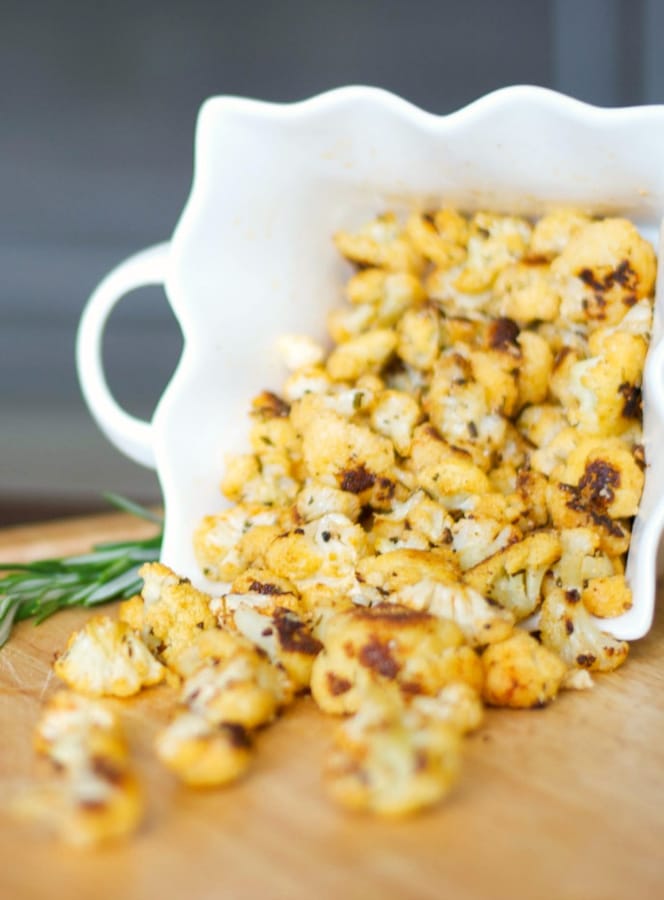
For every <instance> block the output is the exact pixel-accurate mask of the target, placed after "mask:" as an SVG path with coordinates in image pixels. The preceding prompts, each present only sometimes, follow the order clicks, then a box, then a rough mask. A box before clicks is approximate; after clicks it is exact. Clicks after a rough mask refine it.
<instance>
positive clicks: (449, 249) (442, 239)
mask: <svg viewBox="0 0 664 900" xmlns="http://www.w3.org/2000/svg"><path fill="white" fill-rule="evenodd" d="M439 221H441V225H442V226H443V233H442V234H441V233H440V232H439V231H438V227H437V222H436V219H435V218H432V217H430V216H422V215H418V214H417V213H413V215H411V216H410V217H409V218H408V221H407V222H406V234H407V235H408V237H409V238H410V240H411V243H412V244H413V246H414V247H415V249H416V250H417V252H418V253H420V254H421V255H422V256H423V257H424V258H425V259H427V260H429V261H430V262H432V263H434V265H435V266H437V268H439V269H449V268H451V266H456V265H459V264H460V263H462V262H463V261H464V259H465V257H466V251H465V248H464V246H463V243H459V242H458V238H459V237H460V234H461V229H459V227H458V226H457V227H456V228H455V227H454V226H453V224H452V222H451V221H450V220H449V218H448V220H447V221H445V220H439ZM446 232H447V234H446ZM447 235H451V237H448V236H447ZM464 242H465V241H464Z"/></svg>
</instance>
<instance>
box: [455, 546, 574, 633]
mask: <svg viewBox="0 0 664 900" xmlns="http://www.w3.org/2000/svg"><path fill="white" fill-rule="evenodd" d="M561 553H562V547H561V545H560V540H559V539H558V536H557V535H556V534H555V533H554V532H551V531H535V532H532V533H531V534H529V535H526V537H524V538H523V539H522V540H520V541H517V542H515V543H514V544H509V545H508V546H507V547H505V548H504V549H503V550H499V551H498V552H497V553H494V554H493V556H490V557H489V558H488V559H485V560H484V561H483V562H481V563H478V564H477V565H476V566H473V568H472V569H468V570H467V571H466V572H464V575H463V577H464V581H465V582H466V583H467V584H468V585H470V587H472V588H474V589H475V590H476V591H479V593H480V594H483V595H484V596H485V597H486V598H487V599H489V600H492V601H494V602H495V603H498V604H500V606H502V607H503V608H504V609H508V610H510V611H511V612H512V613H514V615H515V617H516V619H517V621H519V620H521V619H525V618H526V617H527V616H529V615H530V614H531V613H532V612H534V611H535V609H536V608H537V606H538V604H539V602H540V599H541V587H542V581H543V579H544V575H545V574H546V572H547V571H548V569H549V568H550V567H551V566H552V565H553V563H555V562H556V561H557V560H558V559H560V555H561Z"/></svg>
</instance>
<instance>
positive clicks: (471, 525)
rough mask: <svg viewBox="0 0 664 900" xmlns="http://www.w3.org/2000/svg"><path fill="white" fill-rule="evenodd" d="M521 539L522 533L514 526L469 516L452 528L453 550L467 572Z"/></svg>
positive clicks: (458, 521)
mask: <svg viewBox="0 0 664 900" xmlns="http://www.w3.org/2000/svg"><path fill="white" fill-rule="evenodd" d="M521 537H522V535H521V532H520V531H519V529H518V528H516V527H515V526H514V525H505V524H504V522H502V521H500V520H498V519H488V518H479V517H478V516H475V515H468V516H464V517H463V518H461V519H458V520H457V521H456V522H455V523H454V525H453V526H452V549H453V550H454V553H455V554H456V558H457V560H458V561H459V566H460V567H461V569H462V571H465V570H466V569H472V568H473V566H476V565H477V564H478V563H480V562H482V561H483V560H485V559H488V557H490V556H493V554H494V553H497V552H498V551H499V550H503V549H504V548H505V547H507V546H508V545H509V544H513V543H514V542H515V541H518V540H519V539H520V538H521Z"/></svg>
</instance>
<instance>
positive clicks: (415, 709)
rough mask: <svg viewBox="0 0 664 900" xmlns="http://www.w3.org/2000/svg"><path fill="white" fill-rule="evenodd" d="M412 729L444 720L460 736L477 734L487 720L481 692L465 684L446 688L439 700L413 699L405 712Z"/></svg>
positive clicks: (419, 697) (452, 683)
mask: <svg viewBox="0 0 664 900" xmlns="http://www.w3.org/2000/svg"><path fill="white" fill-rule="evenodd" d="M404 718H405V721H406V723H407V725H408V727H410V728H417V727H419V725H420V724H421V722H422V721H423V720H424V722H431V721H432V720H433V721H440V722H444V723H445V724H446V725H449V726H450V727H451V728H453V729H454V730H455V731H456V732H457V733H458V734H469V733H470V732H471V731H477V729H478V728H479V727H480V725H481V724H482V721H483V719H484V707H483V705H482V701H481V699H480V696H479V694H478V692H477V691H476V690H475V689H474V688H472V687H470V685H468V684H466V683H465V682H463V681H453V682H451V683H450V684H448V685H446V686H445V687H444V688H443V689H442V691H440V692H439V693H438V694H436V696H435V697H426V696H417V697H413V699H412V700H411V702H410V704H409V705H408V706H407V707H406V710H405V716H404Z"/></svg>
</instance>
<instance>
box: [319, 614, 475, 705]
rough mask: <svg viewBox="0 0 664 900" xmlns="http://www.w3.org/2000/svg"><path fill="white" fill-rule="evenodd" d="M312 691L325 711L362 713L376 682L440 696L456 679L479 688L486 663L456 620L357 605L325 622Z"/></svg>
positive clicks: (410, 692)
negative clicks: (466, 644)
mask: <svg viewBox="0 0 664 900" xmlns="http://www.w3.org/2000/svg"><path fill="white" fill-rule="evenodd" d="M322 640H323V645H324V648H323V650H322V652H321V653H320V654H319V655H318V656H317V657H316V661H315V662H314V666H313V671H312V675H311V692H312V694H313V697H314V699H315V700H316V702H317V704H318V705H319V706H320V708H321V709H322V710H323V711H324V712H328V713H332V714H333V715H334V714H337V715H338V714H341V713H346V712H355V711H356V710H357V709H359V707H360V705H361V703H362V700H363V698H364V697H365V696H366V693H367V691H369V690H371V689H372V688H373V687H374V686H375V685H376V684H384V683H390V682H395V683H396V684H397V685H398V686H399V687H400V688H401V690H402V691H404V692H405V693H408V694H412V693H423V694H436V693H438V691H440V690H441V688H443V687H444V686H445V685H446V684H449V683H450V682H452V681H465V682H467V683H468V684H470V685H471V687H475V688H479V686H480V683H481V665H480V663H479V659H478V657H477V655H476V654H475V653H474V652H473V650H472V649H471V648H470V647H467V646H464V645H463V634H462V632H461V630H460V629H459V628H458V626H457V625H455V624H454V623H453V622H450V621H448V620H445V619H439V618H437V617H436V616H432V615H430V614H428V613H424V612H417V611H415V610H412V609H408V608H407V607H404V606H401V605H398V604H391V603H381V604H378V605H377V606H373V607H367V608H362V607H355V608H353V609H350V610H347V611H346V612H341V613H339V614H338V615H336V616H334V617H333V618H332V619H330V621H329V622H328V623H327V624H326V627H325V631H324V635H323V638H322Z"/></svg>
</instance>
